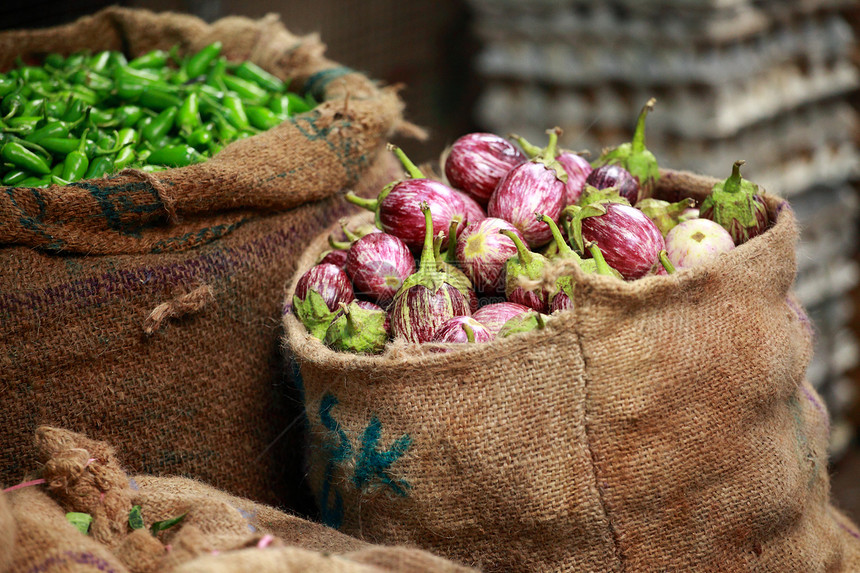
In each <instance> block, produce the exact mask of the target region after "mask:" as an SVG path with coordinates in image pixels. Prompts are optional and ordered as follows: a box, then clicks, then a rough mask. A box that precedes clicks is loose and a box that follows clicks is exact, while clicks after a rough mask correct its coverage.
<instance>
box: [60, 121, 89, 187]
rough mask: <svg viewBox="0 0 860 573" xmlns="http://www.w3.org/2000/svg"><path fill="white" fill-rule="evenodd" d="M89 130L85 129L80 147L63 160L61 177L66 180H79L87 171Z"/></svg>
mask: <svg viewBox="0 0 860 573" xmlns="http://www.w3.org/2000/svg"><path fill="white" fill-rule="evenodd" d="M87 132H88V130H86V129H85V130H84V133H83V135H82V136H81V140H80V143H79V145H78V148H77V149H76V150H74V151H72V152H71V153H69V154H68V155H67V156H66V160H65V161H64V162H63V174H62V175H61V177H62V178H63V179H64V180H66V181H77V180H78V179H80V178H81V177H83V176H84V174H85V173H86V172H87V169H88V168H89V166H90V159H89V157H88V156H87Z"/></svg>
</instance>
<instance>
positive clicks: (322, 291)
mask: <svg viewBox="0 0 860 573" xmlns="http://www.w3.org/2000/svg"><path fill="white" fill-rule="evenodd" d="M310 291H316V293H317V294H319V295H320V296H321V297H322V299H323V300H324V301H325V304H326V306H327V307H328V309H329V310H330V311H332V312H334V311H336V310H337V309H339V308H340V303H345V304H349V303H350V302H352V301H353V300H354V299H355V293H354V292H353V290H352V284H350V282H349V277H348V276H346V273H345V272H343V271H342V270H341V269H339V268H338V267H337V266H335V265H332V264H329V263H322V264H319V265H314V266H313V267H311V268H310V269H309V270H308V271H307V272H306V273H305V274H303V275H302V276H301V277H300V278H299V280H298V282H297V283H296V292H295V296H296V297H298V299H299V300H305V299H306V298H307V296H308V292H310Z"/></svg>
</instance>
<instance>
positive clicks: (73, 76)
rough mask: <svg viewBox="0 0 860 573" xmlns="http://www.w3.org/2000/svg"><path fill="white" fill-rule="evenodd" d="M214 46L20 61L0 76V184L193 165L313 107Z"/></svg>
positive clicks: (50, 181) (271, 77)
mask: <svg viewBox="0 0 860 573" xmlns="http://www.w3.org/2000/svg"><path fill="white" fill-rule="evenodd" d="M221 48H222V46H221V43H220V42H215V43H212V44H210V45H208V46H206V47H205V48H203V49H201V50H200V51H199V52H197V53H194V54H191V55H188V56H185V57H180V56H179V55H178V49H177V48H173V49H171V50H170V51H164V50H153V51H151V52H148V53H146V54H143V55H141V56H139V57H137V58H134V59H132V60H131V61H128V60H127V58H126V57H125V56H124V55H123V54H122V53H121V52H116V51H103V52H99V53H96V54H91V53H86V52H79V53H74V54H71V55H69V56H62V55H60V54H49V55H47V56H46V57H45V58H44V60H43V62H42V65H41V66H34V65H25V64H24V63H23V62H20V61H19V62H18V65H17V66H16V67H15V68H14V69H12V70H10V71H9V72H7V73H5V74H0V181H2V184H3V185H4V186H11V187H47V186H49V185H53V184H58V185H68V184H69V183H72V182H74V181H78V180H81V179H92V178H96V177H102V176H104V175H109V174H111V173H116V172H118V171H120V170H121V169H124V168H126V167H133V168H136V169H141V170H143V171H160V170H163V169H167V168H169V167H182V166H185V165H191V164H193V163H198V162H200V161H204V160H205V159H206V158H207V157H211V156H212V155H214V154H215V153H217V152H218V151H219V150H221V149H222V148H223V147H224V146H225V145H227V144H228V143H230V142H232V141H235V140H237V139H241V138H244V137H249V136H251V135H254V134H256V133H260V132H261V131H265V130H267V129H270V128H272V127H274V126H276V125H278V124H279V123H281V122H282V121H284V120H285V119H287V118H288V117H290V116H292V115H295V114H297V113H302V112H305V111H308V110H310V109H312V108H313V107H314V106H315V105H316V104H317V102H316V101H314V99H313V98H312V97H311V96H310V95H308V96H306V97H302V96H301V95H299V94H297V93H295V92H292V91H288V90H287V87H288V86H287V84H286V82H284V81H282V80H281V79H279V78H277V77H275V76H274V75H272V74H270V73H269V72H267V71H265V70H263V69H262V68H260V67H259V66H257V65H255V64H254V63H252V62H248V61H246V62H241V63H236V62H228V61H227V59H226V58H225V57H224V56H222V55H221Z"/></svg>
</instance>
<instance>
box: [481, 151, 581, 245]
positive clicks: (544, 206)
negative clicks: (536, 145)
mask: <svg viewBox="0 0 860 573" xmlns="http://www.w3.org/2000/svg"><path fill="white" fill-rule="evenodd" d="M566 193H567V191H566V188H565V184H564V182H563V181H562V180H561V179H559V178H558V173H557V172H556V170H555V169H554V168H552V167H548V166H547V165H545V164H543V163H541V162H536V161H527V162H526V163H523V164H521V165H518V166H517V167H514V168H513V169H511V170H510V171H508V172H507V173H506V174H505V176H504V177H502V179H501V180H500V181H499V185H498V187H496V190H495V191H493V194H492V195H491V196H490V202H489V204H488V205H487V214H488V215H489V216H490V217H496V218H498V219H504V220H505V221H508V222H509V223H511V224H512V225H513V226H514V227H516V228H517V229H518V230H519V231H520V233H521V234H522V236H523V237H524V238H525V240H526V243H528V245H529V247H531V248H535V247H539V246H541V245H545V244H546V243H548V242H549V241H550V240H551V239H552V231H550V228H549V226H547V224H546V223H544V222H542V221H538V220H537V219H535V213H536V212H539V213H544V214H545V215H547V216H548V217H550V218H551V219H552V220H553V221H558V217H559V215H560V214H561V210H562V209H564V207H565V202H564V201H565V196H566Z"/></svg>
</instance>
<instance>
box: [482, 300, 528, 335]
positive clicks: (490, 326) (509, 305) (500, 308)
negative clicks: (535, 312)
mask: <svg viewBox="0 0 860 573" xmlns="http://www.w3.org/2000/svg"><path fill="white" fill-rule="evenodd" d="M530 310H531V309H530V308H529V307H527V306H524V305H522V304H517V303H515V302H495V303H493V304H488V305H486V306H482V307H481V308H479V309H478V310H477V311H475V312H474V313H473V314H472V318H474V319H475V320H477V321H478V322H480V323H481V324H482V325H484V327H485V328H486V329H487V330H488V331H489V332H490V334H492V335H493V338H495V337H496V335H497V334H498V333H499V330H501V329H502V326H504V324H505V323H506V322H507V321H508V320H510V319H512V318H513V317H515V316H519V315H521V314H522V313H524V312H528V311H530Z"/></svg>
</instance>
